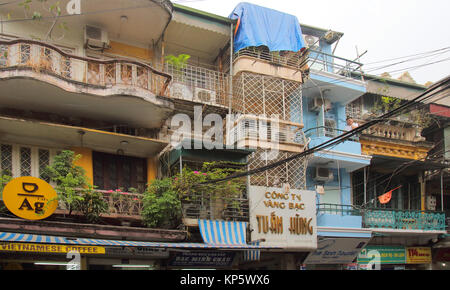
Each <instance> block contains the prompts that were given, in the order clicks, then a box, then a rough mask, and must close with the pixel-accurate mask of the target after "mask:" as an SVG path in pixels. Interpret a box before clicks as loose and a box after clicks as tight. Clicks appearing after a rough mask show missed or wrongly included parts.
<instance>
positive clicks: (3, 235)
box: [0, 232, 277, 250]
mask: <svg viewBox="0 0 450 290" xmlns="http://www.w3.org/2000/svg"><path fill="white" fill-rule="evenodd" d="M0 242H21V243H42V244H62V245H85V246H87V245H89V246H125V247H152V248H184V249H230V250H231V249H235V250H240V249H245V250H247V249H261V248H263V249H276V248H277V247H268V246H252V245H245V244H229V245H225V244H206V243H205V244H204V243H163V242H139V241H122V240H101V239H87V238H69V237H56V236H46V235H35V234H24V233H9V232H0Z"/></svg>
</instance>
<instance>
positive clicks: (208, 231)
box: [198, 220, 248, 246]
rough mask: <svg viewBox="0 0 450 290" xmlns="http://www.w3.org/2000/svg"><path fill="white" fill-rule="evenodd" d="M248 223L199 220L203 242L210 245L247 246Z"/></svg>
mask: <svg viewBox="0 0 450 290" xmlns="http://www.w3.org/2000/svg"><path fill="white" fill-rule="evenodd" d="M247 224H248V223H247V222H233V221H213V220H198V226H199V229H200V233H201V235H202V238H203V241H204V242H205V243H206V244H208V245H220V246H238V245H241V246H244V245H245V246H246V245H247V242H246V237H247V234H246V232H247Z"/></svg>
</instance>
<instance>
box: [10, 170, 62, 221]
mask: <svg viewBox="0 0 450 290" xmlns="http://www.w3.org/2000/svg"><path fill="white" fill-rule="evenodd" d="M3 202H4V203H5V206H6V207H7V208H8V210H9V211H10V212H12V213H13V214H15V215H16V216H18V217H20V218H23V219H27V220H41V219H45V218H47V217H49V216H51V215H52V214H53V213H54V212H55V210H56V208H57V207H58V195H57V194H56V191H55V190H54V189H53V187H52V186H51V185H50V184H48V183H47V182H46V181H44V180H42V179H39V178H36V177H32V176H23V177H18V178H14V179H13V180H11V181H10V182H9V183H8V184H7V185H6V186H5V187H4V189H3Z"/></svg>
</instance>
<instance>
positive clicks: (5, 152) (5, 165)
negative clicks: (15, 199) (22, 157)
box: [0, 144, 12, 175]
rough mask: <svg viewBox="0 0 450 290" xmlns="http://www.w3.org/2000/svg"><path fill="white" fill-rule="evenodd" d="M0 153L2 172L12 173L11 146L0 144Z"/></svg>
mask: <svg viewBox="0 0 450 290" xmlns="http://www.w3.org/2000/svg"><path fill="white" fill-rule="evenodd" d="M0 154H1V170H2V174H6V175H12V146H11V145H5V144H2V145H1V152H0Z"/></svg>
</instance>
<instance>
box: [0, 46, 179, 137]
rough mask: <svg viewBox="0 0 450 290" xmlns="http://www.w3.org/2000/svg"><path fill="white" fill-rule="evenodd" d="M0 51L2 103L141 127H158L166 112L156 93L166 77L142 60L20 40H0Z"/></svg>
mask: <svg viewBox="0 0 450 290" xmlns="http://www.w3.org/2000/svg"><path fill="white" fill-rule="evenodd" d="M0 52H1V53H0V79H1V80H2V89H1V90H0V92H1V93H0V95H1V105H2V106H3V107H10V108H17V109H24V110H35V109H36V108H39V109H40V110H41V111H47V112H59V113H61V114H63V115H69V116H74V117H80V118H92V119H96V120H109V121H112V122H114V123H118V124H128V125H130V126H136V127H146V128H149V127H150V128H152V127H160V126H161V124H160V123H161V119H163V117H164V116H165V115H166V114H167V113H168V112H169V111H170V107H171V104H170V102H167V101H165V100H162V99H161V98H159V96H162V95H165V94H166V90H167V87H168V85H169V83H170V81H171V76H170V75H168V74H165V73H162V72H159V71H157V70H155V69H153V68H152V67H151V66H150V65H148V64H145V63H142V62H138V61H132V60H123V59H112V60H99V59H93V58H87V57H80V56H77V55H72V54H68V53H66V52H65V51H63V50H62V49H60V48H58V47H56V46H53V45H50V44H47V43H44V42H39V41H34V40H23V39H16V40H12V41H0ZM35 94H38V95H35ZM130 96H131V97H133V98H130ZM105 97H107V99H106V98H105ZM105 100H107V101H105ZM100 106H101V107H102V110H100V109H99V107H100ZM124 106H126V107H127V109H128V110H123V108H124ZM151 111H153V112H154V114H149V112H151Z"/></svg>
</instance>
